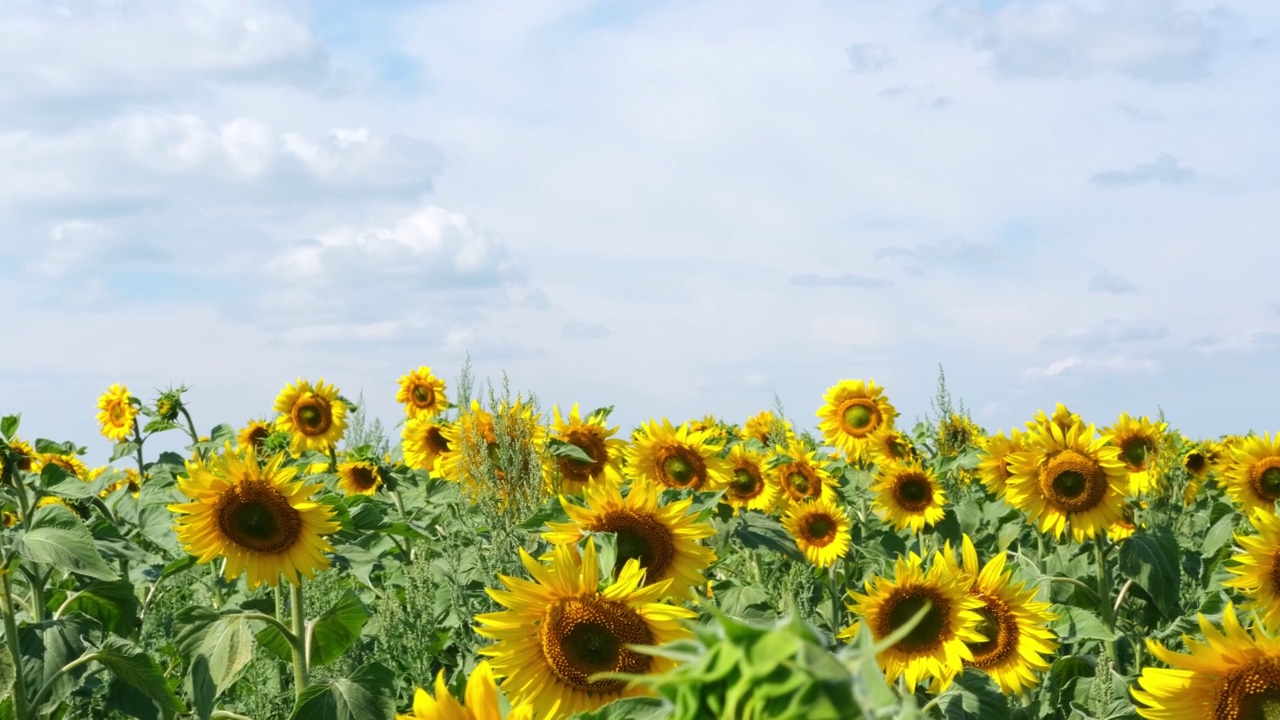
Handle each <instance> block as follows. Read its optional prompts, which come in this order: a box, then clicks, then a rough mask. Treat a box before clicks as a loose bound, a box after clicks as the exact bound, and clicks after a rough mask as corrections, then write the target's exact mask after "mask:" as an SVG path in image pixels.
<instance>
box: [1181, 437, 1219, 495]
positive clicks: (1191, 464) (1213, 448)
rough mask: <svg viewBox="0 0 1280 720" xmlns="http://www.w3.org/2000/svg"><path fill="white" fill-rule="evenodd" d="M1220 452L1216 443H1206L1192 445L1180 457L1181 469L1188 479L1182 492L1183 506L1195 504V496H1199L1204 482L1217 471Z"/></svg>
mask: <svg viewBox="0 0 1280 720" xmlns="http://www.w3.org/2000/svg"><path fill="white" fill-rule="evenodd" d="M1220 452H1221V451H1220V450H1219V449H1218V447H1217V444H1216V443H1213V442H1206V443H1204V444H1195V445H1192V446H1191V448H1190V449H1189V450H1187V451H1186V454H1185V455H1183V456H1182V467H1183V469H1184V470H1186V471H1187V475H1188V476H1189V477H1190V480H1189V481H1188V482H1187V486H1186V488H1184V489H1183V491H1182V503H1183V504H1184V505H1190V504H1192V503H1193V502H1195V500H1196V496H1197V495H1199V494H1200V488H1202V487H1204V483H1205V480H1207V479H1208V478H1209V474H1210V473H1212V472H1214V470H1216V469H1217V467H1218V462H1219V460H1220V459H1221V458H1220Z"/></svg>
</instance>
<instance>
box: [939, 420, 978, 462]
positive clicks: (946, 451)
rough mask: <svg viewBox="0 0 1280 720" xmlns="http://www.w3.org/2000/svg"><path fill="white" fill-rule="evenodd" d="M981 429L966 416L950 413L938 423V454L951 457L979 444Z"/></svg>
mask: <svg viewBox="0 0 1280 720" xmlns="http://www.w3.org/2000/svg"><path fill="white" fill-rule="evenodd" d="M981 439H982V428H980V427H978V425H977V424H976V423H975V422H973V420H971V419H969V416H968V415H962V414H960V413H954V412H953V413H951V414H950V415H948V416H947V417H945V418H943V419H942V420H939V421H938V454H940V455H943V456H946V457H952V456H955V455H959V454H960V453H961V451H963V450H964V449H965V448H967V447H975V446H977V445H978V443H979V442H981Z"/></svg>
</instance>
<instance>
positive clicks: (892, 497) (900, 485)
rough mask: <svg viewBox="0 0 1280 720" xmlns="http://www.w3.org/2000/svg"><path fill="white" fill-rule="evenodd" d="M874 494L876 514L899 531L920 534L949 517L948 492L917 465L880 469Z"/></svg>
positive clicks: (902, 464) (930, 473) (915, 462)
mask: <svg viewBox="0 0 1280 720" xmlns="http://www.w3.org/2000/svg"><path fill="white" fill-rule="evenodd" d="M871 492H872V493H873V494H874V495H875V499H874V500H873V501H872V504H873V506H874V507H875V509H876V511H877V513H879V515H880V517H881V518H883V519H884V521H885V522H887V523H889V524H891V525H893V527H894V528H895V529H897V530H903V529H905V528H910V529H911V531H912V532H920V531H921V530H923V529H924V528H925V527H926V526H933V525H934V524H935V523H937V522H939V521H941V520H942V518H943V517H945V516H946V509H945V508H946V503H947V494H946V492H945V491H944V490H943V489H942V485H941V484H940V483H939V482H938V478H937V476H935V475H934V474H933V471H932V470H930V469H929V468H927V467H925V466H924V465H922V464H921V463H920V462H918V461H913V462H909V463H898V464H896V465H889V466H888V467H885V468H881V469H880V471H879V474H878V475H877V477H876V481H875V483H874V484H873V485H872V486H871Z"/></svg>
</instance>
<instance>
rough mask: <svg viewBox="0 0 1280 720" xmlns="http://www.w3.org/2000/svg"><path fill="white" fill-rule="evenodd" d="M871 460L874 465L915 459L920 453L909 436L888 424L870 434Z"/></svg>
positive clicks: (885, 464) (879, 465)
mask: <svg viewBox="0 0 1280 720" xmlns="http://www.w3.org/2000/svg"><path fill="white" fill-rule="evenodd" d="M870 452H871V462H873V463H875V465H876V467H884V466H887V465H893V464H894V463H903V462H910V461H912V460H917V459H919V457H920V453H919V452H918V451H917V450H916V444H915V442H914V441H912V439H911V438H910V436H908V435H907V434H906V433H904V432H902V431H901V430H898V429H897V428H894V427H890V426H888V425H886V426H884V427H881V428H880V429H879V430H876V431H875V432H874V433H872V434H871V451H870Z"/></svg>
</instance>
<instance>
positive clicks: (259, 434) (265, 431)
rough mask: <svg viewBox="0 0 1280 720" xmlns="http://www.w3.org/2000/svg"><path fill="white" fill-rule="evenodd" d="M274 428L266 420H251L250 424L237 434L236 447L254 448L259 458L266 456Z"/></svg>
mask: <svg viewBox="0 0 1280 720" xmlns="http://www.w3.org/2000/svg"><path fill="white" fill-rule="evenodd" d="M272 432H273V428H272V425H271V423H270V422H268V421H266V420H250V421H249V424H247V425H245V426H244V427H242V428H240V431H239V432H237V433H236V447H238V448H242V449H243V448H253V451H254V453H256V454H257V455H258V457H265V456H266V452H265V451H266V445H267V438H269V437H271V433H272Z"/></svg>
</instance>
